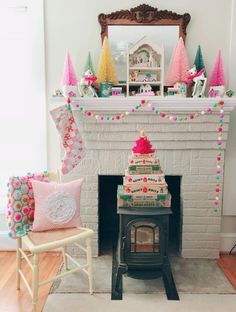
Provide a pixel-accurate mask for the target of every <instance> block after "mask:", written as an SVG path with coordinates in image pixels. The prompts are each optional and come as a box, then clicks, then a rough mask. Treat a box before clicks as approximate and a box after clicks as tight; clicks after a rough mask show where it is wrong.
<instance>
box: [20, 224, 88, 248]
mask: <svg viewBox="0 0 236 312" xmlns="http://www.w3.org/2000/svg"><path fill="white" fill-rule="evenodd" d="M92 235H93V231H92V230H91V229H87V228H82V227H79V228H69V229H60V230H51V231H44V232H28V234H27V235H26V236H23V237H22V241H23V242H24V244H25V245H26V246H27V247H28V248H29V250H30V251H31V252H32V253H37V252H43V251H47V250H50V249H54V248H58V247H62V246H63V245H64V246H65V245H67V244H69V243H73V242H76V241H79V240H80V239H83V238H87V237H91V236H92Z"/></svg>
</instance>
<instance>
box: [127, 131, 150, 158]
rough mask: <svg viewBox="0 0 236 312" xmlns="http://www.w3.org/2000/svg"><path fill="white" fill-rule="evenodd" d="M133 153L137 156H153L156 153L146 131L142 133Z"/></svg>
mask: <svg viewBox="0 0 236 312" xmlns="http://www.w3.org/2000/svg"><path fill="white" fill-rule="evenodd" d="M132 151H133V152H134V153H137V154H151V153H154V152H155V149H153V148H152V145H151V143H150V141H149V140H148V138H147V137H146V135H145V132H144V130H141V131H140V137H139V139H138V140H136V145H135V146H134V147H133V149H132Z"/></svg>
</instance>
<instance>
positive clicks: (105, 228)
mask: <svg viewBox="0 0 236 312" xmlns="http://www.w3.org/2000/svg"><path fill="white" fill-rule="evenodd" d="M165 179H166V182H167V184H168V188H169V192H170V193H171V195H172V201H171V208H172V212H173V214H172V215H171V216H170V219H169V254H170V255H176V254H178V253H179V251H180V239H181V236H182V235H181V234H182V233H181V226H180V225H181V214H180V210H181V209H180V184H181V177H180V176H166V177H165ZM121 184H123V176H121V175H99V177H98V192H99V198H98V220H99V221H98V222H99V223H98V244H99V255H103V254H106V253H109V252H111V250H112V246H113V245H114V244H115V243H116V241H117V239H118V230H119V215H118V214H117V199H116V193H117V186H118V185H121ZM130 209H132V208H130ZM144 209H145V208H144ZM157 209H158V208H157ZM146 230H147V231H154V232H153V233H154V237H155V235H157V234H158V233H155V229H151V228H150V227H147V229H146ZM134 233H135V230H134ZM139 248H141V247H140V246H139Z"/></svg>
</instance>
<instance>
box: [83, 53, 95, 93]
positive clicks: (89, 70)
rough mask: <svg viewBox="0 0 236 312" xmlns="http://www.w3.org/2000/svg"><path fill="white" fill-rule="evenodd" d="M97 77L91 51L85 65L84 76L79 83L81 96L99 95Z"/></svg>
mask: <svg viewBox="0 0 236 312" xmlns="http://www.w3.org/2000/svg"><path fill="white" fill-rule="evenodd" d="M96 81H97V77H96V73H95V70H94V67H93V63H92V58H91V54H90V52H89V53H88V58H87V61H86V64H85V67H84V73H83V77H82V78H81V80H80V83H78V90H79V94H80V96H83V97H97V93H96V90H95V88H96V89H98V88H99V86H98V84H97V82H96Z"/></svg>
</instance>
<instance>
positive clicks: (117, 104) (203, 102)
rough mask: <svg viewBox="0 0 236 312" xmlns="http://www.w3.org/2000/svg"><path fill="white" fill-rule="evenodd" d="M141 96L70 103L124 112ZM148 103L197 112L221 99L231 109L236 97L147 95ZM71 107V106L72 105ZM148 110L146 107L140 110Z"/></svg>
mask: <svg viewBox="0 0 236 312" xmlns="http://www.w3.org/2000/svg"><path fill="white" fill-rule="evenodd" d="M141 99H143V97H127V98H125V97H118V96H117V97H109V98H89V97H87V98H81V97H78V98H71V101H72V103H73V102H76V103H79V104H81V105H83V106H84V107H85V109H86V110H92V111H101V112H102V111H105V112H126V111H129V110H130V109H132V108H133V106H135V105H137V104H139V103H140V101H141ZM147 99H148V100H149V103H150V104H154V105H155V106H157V107H158V109H159V110H161V111H163V112H186V113H187V112H189V113H191V112H197V111H202V110H204V109H206V108H208V107H209V106H210V105H211V104H212V103H216V102H218V101H220V100H223V101H224V103H225V111H228V112H230V111H232V110H233V109H234V108H235V107H236V97H233V98H184V97H163V98H162V97H160V98H157V97H147ZM51 102H52V107H55V106H60V105H63V104H64V103H66V99H65V98H64V97H53V98H52V101H51ZM72 109H73V107H72ZM147 110H149V108H148V107H145V105H144V107H143V108H142V111H147Z"/></svg>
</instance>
